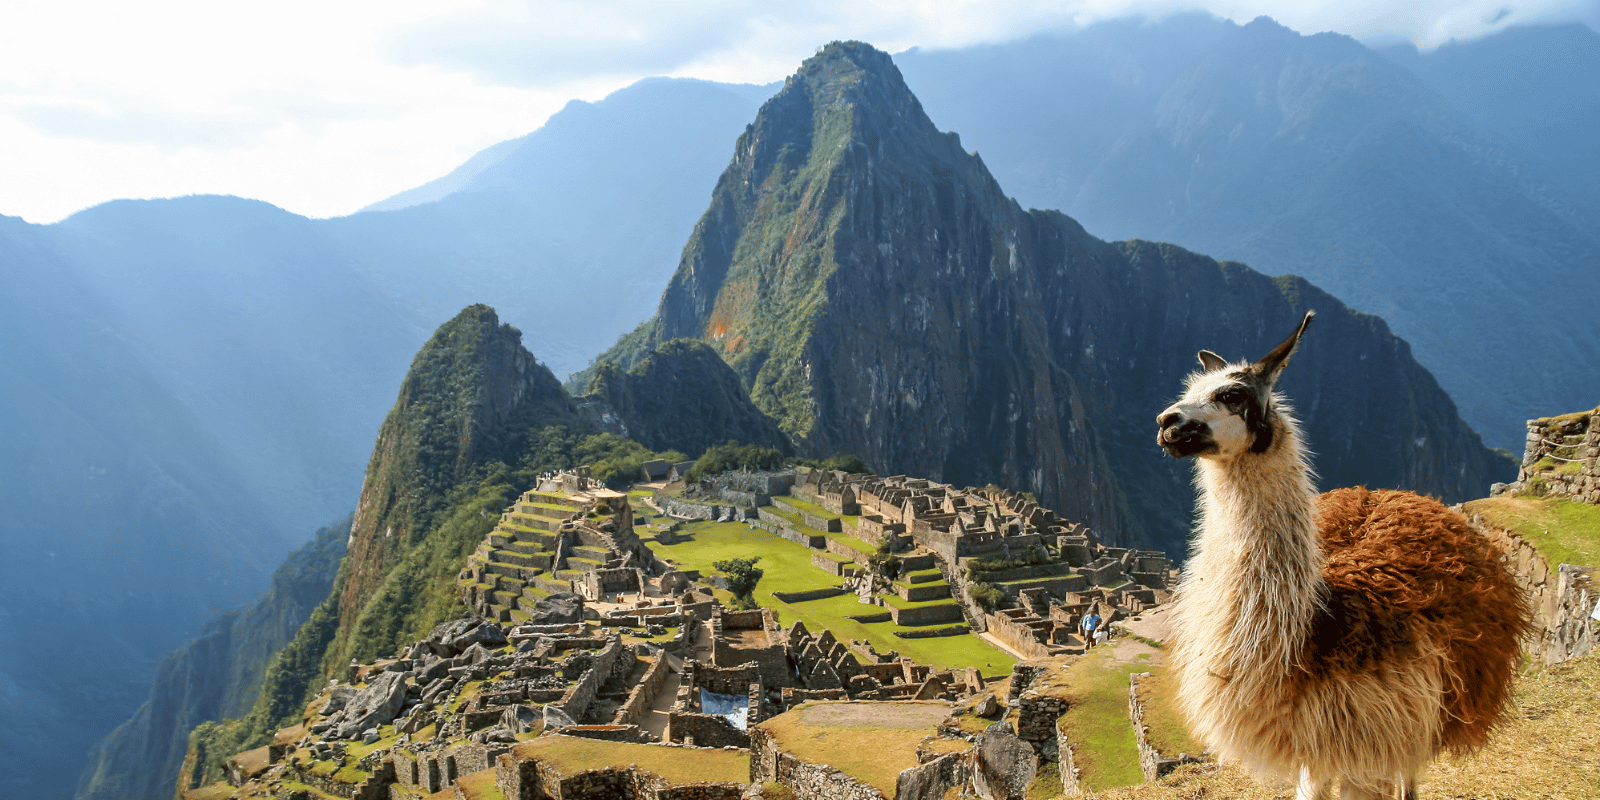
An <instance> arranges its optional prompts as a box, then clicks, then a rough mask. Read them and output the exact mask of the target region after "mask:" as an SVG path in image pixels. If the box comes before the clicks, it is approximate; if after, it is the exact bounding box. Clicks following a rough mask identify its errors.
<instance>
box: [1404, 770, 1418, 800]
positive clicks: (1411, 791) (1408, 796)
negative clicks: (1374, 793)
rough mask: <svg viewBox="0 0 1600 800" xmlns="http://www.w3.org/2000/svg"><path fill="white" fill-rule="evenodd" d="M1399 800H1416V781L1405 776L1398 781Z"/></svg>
mask: <svg viewBox="0 0 1600 800" xmlns="http://www.w3.org/2000/svg"><path fill="white" fill-rule="evenodd" d="M1400 800H1417V779H1416V776H1414V775H1407V776H1405V777H1404V778H1401V779H1400Z"/></svg>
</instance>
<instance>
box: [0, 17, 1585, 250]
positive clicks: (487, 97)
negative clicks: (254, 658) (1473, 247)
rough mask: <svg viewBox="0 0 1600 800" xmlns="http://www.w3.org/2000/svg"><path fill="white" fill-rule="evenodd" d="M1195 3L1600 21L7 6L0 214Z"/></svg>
mask: <svg viewBox="0 0 1600 800" xmlns="http://www.w3.org/2000/svg"><path fill="white" fill-rule="evenodd" d="M1197 7H1204V8H1207V9H1208V10H1210V11H1212V12H1213V13H1216V14H1218V15H1219V16H1225V17H1229V18H1232V19H1235V20H1237V21H1240V22H1245V21H1248V20H1249V19H1252V18H1254V17H1255V16H1257V15H1261V14H1266V15H1269V16H1272V17H1274V18H1276V19H1277V20H1278V21H1280V22H1282V23H1283V24H1285V25H1287V26H1289V27H1291V28H1294V29H1296V30H1299V31H1301V32H1304V33H1314V32H1318V31H1323V30H1338V31H1340V32H1343V33H1348V34H1351V35H1353V36H1356V37H1357V38H1363V39H1373V38H1381V37H1388V38H1396V37H1404V38H1410V39H1413V40H1415V41H1417V42H1418V44H1419V45H1421V46H1423V47H1425V48H1427V47H1432V46H1436V45H1438V44H1441V43H1443V42H1444V41H1447V40H1448V39H1450V38H1452V37H1455V38H1467V37H1472V36H1476V35H1481V34H1483V33H1486V32H1489V31H1491V30H1493V29H1496V28H1499V27H1504V26H1506V25H1511V24H1516V23H1519V22H1524V21H1528V20H1534V19H1581V20H1584V21H1586V22H1588V23H1589V24H1591V25H1600V0H1536V2H1533V3H1525V4H1520V5H1514V6H1513V5H1506V4H1505V3H1504V2H1477V0H1466V1H1465V2H1462V1H1460V0H1457V1H1455V2H1450V1H1447V0H1409V1H1408V2H1406V3H1403V4H1394V3H1392V2H1387V0H1386V1H1385V2H1382V3H1379V2H1365V3H1358V2H1350V1H1349V0H1340V1H1339V2H1335V1H1334V0H1214V1H1213V2H1211V3H1209V4H1206V3H1203V2H1199V1H1198V0H1195V1H1191V2H1178V1H1177V0H1065V2H1063V1H1062V0H946V1H945V2H929V0H815V1H814V2H807V3H790V4H777V3H770V2H763V1H762V0H694V1H693V2H684V1H681V0H454V2H444V3H441V2H438V0H381V1H380V0H280V2H277V3H273V4H259V5H245V4H239V3H218V2H215V0H146V2H142V3H127V2H122V1H121V0H76V1H75V0H7V2H5V3H0V153H3V154H4V155H3V156H0V213H6V214H20V215H22V216H23V217H24V218H26V219H28V220H30V221H35V222H48V221H53V220H55V219H59V218H60V217H62V216H64V215H66V214H69V213H71V212H72V211H75V210H78V209H80V208H84V207H87V206H89V205H93V204H96V203H99V202H103V201H105V200H110V199H113V198H117V197H159V196H172V195H182V194H191V193H204V192H217V193H227V194H237V195H241V196H245V197H254V198H258V199H263V200H267V201H268V202H272V203H274V204H277V205H280V206H283V207H285V208H287V209H289V210H291V211H295V212H298V213H302V214H307V215H311V216H331V215H336V214H343V213H349V212H350V211H353V210H355V209H356V208H359V207H360V206H362V205H365V204H367V203H370V202H373V201H375V200H378V199H381V198H383V197H385V196H388V195H390V194H393V193H395V192H398V191H401V190H403V189H407V188H410V187H412V186H415V185H418V184H421V183H424V182H426V181H428V180H431V179H432V178H435V177H438V176H439V175H441V174H443V173H444V172H446V171H448V170H449V169H451V168H452V167H454V166H455V165H456V164H459V163H460V162H461V161H463V160H465V159H466V158H467V157H468V156H470V155H471V154H472V153H474V152H476V151H477V150H479V149H481V148H483V147H486V146H488V145H490V144H493V143H495V142H498V141H502V140H505V139H509V138H512V137H514V136H520V135H522V134H525V133H527V132H528V131H530V130H533V129H534V128H536V127H538V126H539V125H540V124H542V123H543V121H544V119H545V118H546V117H547V116H548V115H549V114H551V113H553V112H555V111H556V110H557V109H559V108H560V107H561V106H562V105H563V104H565V102H566V101H567V100H569V99H573V98H579V99H585V100H597V99H599V98H601V97H603V96H604V95H605V94H607V93H608V92H610V91H612V90H614V89H617V88H620V87H622V86H624V85H626V84H628V83H631V82H633V81H634V80H636V79H638V78H641V77H645V76H647V75H653V74H666V75H675V76H692V77H701V78H709V79H713V80H726V81H747V82H767V81H772V80H777V79H780V78H782V77H783V76H784V75H786V74H788V73H789V72H791V71H793V69H794V68H795V67H796V66H797V65H798V64H799V62H800V61H801V60H802V59H804V58H805V57H807V56H809V55H811V54H812V53H813V52H814V51H815V50H816V48H817V47H818V46H819V45H821V44H824V43H826V42H828V41H831V40H834V39H861V40H864V41H868V42H871V43H873V44H874V45H876V46H878V47H880V48H882V49H885V50H888V51H890V52H898V51H900V50H904V49H906V48H909V47H912V46H921V47H924V48H936V47H955V46H961V45H965V44H972V43H980V42H997V41H1003V40H1006V39H1010V38H1015V37H1019V36H1023V35H1027V34H1029V33H1032V32H1036V31H1040V30H1044V29H1051V28H1060V27H1063V26H1071V25H1081V24H1088V23H1092V22H1095V21H1098V20H1101V19H1107V18H1112V17H1117V16H1123V15H1127V14H1129V13H1140V14H1146V15H1151V16H1161V15H1164V14H1166V13H1169V12H1173V11H1179V10H1189V9H1193V8H1197Z"/></svg>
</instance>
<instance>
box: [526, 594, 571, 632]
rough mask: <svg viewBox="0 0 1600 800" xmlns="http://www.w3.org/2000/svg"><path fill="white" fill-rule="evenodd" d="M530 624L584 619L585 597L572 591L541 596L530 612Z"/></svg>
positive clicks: (558, 622) (556, 623)
mask: <svg viewBox="0 0 1600 800" xmlns="http://www.w3.org/2000/svg"><path fill="white" fill-rule="evenodd" d="M528 613H529V614H530V617H529V619H528V622H527V624H529V625H558V624H562V623H570V622H582V621H583V597H582V596H580V595H577V594H574V593H572V592H557V593H556V594H552V595H550V596H549V597H544V598H540V600H539V602H537V603H535V604H534V606H533V609H532V610H531V611H529V612H528Z"/></svg>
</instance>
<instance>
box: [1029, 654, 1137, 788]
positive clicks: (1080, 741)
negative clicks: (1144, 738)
mask: <svg viewBox="0 0 1600 800" xmlns="http://www.w3.org/2000/svg"><path fill="white" fill-rule="evenodd" d="M1111 656H1112V651H1111V648H1108V647H1107V648H1096V649H1094V650H1091V651H1089V653H1088V654H1087V655H1085V656H1083V657H1081V658H1078V659H1075V660H1074V661H1072V662H1071V663H1070V664H1068V666H1066V668H1065V669H1061V670H1057V671H1053V672H1051V673H1049V674H1048V676H1047V677H1045V678H1044V679H1043V680H1042V681H1035V683H1034V685H1033V687H1032V688H1036V689H1039V690H1040V691H1043V692H1047V693H1048V694H1050V695H1053V696H1057V697H1063V698H1066V700H1067V701H1068V704H1069V705H1068V708H1067V713H1066V714H1063V715H1062V717H1061V720H1060V721H1059V722H1058V723H1057V725H1058V726H1059V727H1060V729H1061V731H1062V733H1064V734H1065V736H1066V739H1067V741H1069V742H1071V743H1072V745H1073V760H1074V762H1075V763H1076V764H1077V767H1078V769H1079V770H1080V776H1079V777H1080V783H1081V784H1082V785H1083V786H1084V787H1085V789H1086V790H1102V789H1110V788H1113V787H1117V786H1129V785H1132V784H1136V783H1139V782H1141V781H1143V780H1144V771H1143V770H1142V769H1140V767H1139V744H1138V740H1137V739H1135V738H1134V734H1133V724H1132V722H1131V721H1130V719H1129V718H1128V676H1129V675H1131V674H1133V673H1135V672H1148V671H1149V669H1150V667H1149V661H1148V656H1147V655H1146V656H1141V657H1140V658H1139V659H1138V660H1136V661H1135V662H1134V663H1131V664H1119V663H1116V662H1115V661H1114V660H1113V659H1112V657H1111Z"/></svg>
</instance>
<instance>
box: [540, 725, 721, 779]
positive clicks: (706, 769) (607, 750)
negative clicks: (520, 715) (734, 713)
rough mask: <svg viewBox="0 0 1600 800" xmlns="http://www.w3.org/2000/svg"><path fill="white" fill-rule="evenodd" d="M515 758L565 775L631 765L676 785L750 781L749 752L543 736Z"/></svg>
mask: <svg viewBox="0 0 1600 800" xmlns="http://www.w3.org/2000/svg"><path fill="white" fill-rule="evenodd" d="M513 755H514V756H515V757H516V758H518V759H530V758H531V759H534V760H537V761H539V762H540V763H543V764H545V765H546V766H548V767H550V768H551V769H553V770H555V771H556V772H558V773H560V774H562V775H573V774H576V773H579V772H583V771H584V770H591V769H604V768H606V767H615V766H622V765H625V764H632V765H635V766H637V767H638V768H640V769H642V770H646V771H649V772H653V773H655V774H657V775H660V776H661V777H663V778H666V779H667V780H668V781H670V782H672V783H674V784H684V783H696V782H699V781H712V782H716V783H745V782H747V781H749V780H750V752H749V751H748V750H698V749H688V748H682V747H662V746H658V745H648V744H631V743H628V742H606V741H601V740H599V739H580V738H578V737H576V736H543V737H540V738H538V739H534V740H533V741H531V742H525V743H523V744H519V745H517V746H516V748H515V749H514V750H513Z"/></svg>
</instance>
